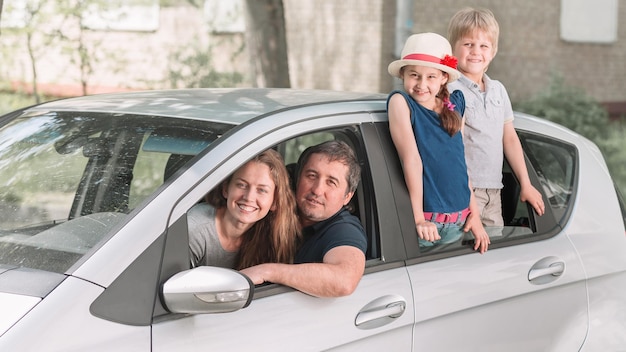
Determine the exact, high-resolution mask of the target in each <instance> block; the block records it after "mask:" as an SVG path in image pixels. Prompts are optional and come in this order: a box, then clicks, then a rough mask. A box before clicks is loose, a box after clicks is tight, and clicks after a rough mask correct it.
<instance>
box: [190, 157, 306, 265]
mask: <svg viewBox="0 0 626 352" xmlns="http://www.w3.org/2000/svg"><path fill="white" fill-rule="evenodd" d="M295 204H296V202H295V199H294V196H293V193H292V191H291V188H290V186H289V176H288V174H287V169H286V168H285V165H284V163H283V159H282V157H281V155H280V154H279V153H278V152H276V151H274V150H272V149H268V150H266V151H264V152H262V153H261V154H259V155H257V156H256V157H254V158H253V159H252V160H250V161H248V162H247V163H246V164H244V165H243V166H242V167H240V168H239V169H237V170H236V171H235V172H234V173H233V174H232V175H231V176H230V177H228V178H227V179H226V180H224V182H223V183H222V184H221V185H220V186H219V187H216V188H215V189H213V190H212V191H211V192H209V194H208V195H207V202H206V203H201V204H198V205H196V206H194V207H193V208H191V209H190V210H189V213H188V216H187V219H188V224H189V225H188V227H189V251H190V259H191V266H192V267H195V266H199V265H211V266H220V267H227V268H233V269H243V268H247V267H249V266H253V265H256V264H261V263H268V262H273V263H292V262H293V257H294V254H295V250H296V241H297V239H298V238H299V236H300V226H299V224H298V219H297V217H296V208H295V207H296V205H295Z"/></svg>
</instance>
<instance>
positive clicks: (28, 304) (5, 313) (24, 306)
mask: <svg viewBox="0 0 626 352" xmlns="http://www.w3.org/2000/svg"><path fill="white" fill-rule="evenodd" d="M39 301H41V298H39V297H32V296H25V295H17V294H14V293H5V292H0V312H2V314H1V315H0V336H2V335H3V334H4V333H5V332H6V331H7V330H9V328H10V327H11V326H13V324H15V323H16V322H17V321H18V320H20V318H22V317H23V316H24V315H25V314H26V313H28V311H30V310H31V309H32V308H33V307H34V306H35V305H37V303H39Z"/></svg>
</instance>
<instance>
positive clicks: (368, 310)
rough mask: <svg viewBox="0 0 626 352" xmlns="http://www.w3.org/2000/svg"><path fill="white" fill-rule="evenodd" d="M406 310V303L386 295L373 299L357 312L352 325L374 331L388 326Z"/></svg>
mask: <svg viewBox="0 0 626 352" xmlns="http://www.w3.org/2000/svg"><path fill="white" fill-rule="evenodd" d="M405 310H406V301H405V300H404V298H402V297H400V296H397V295H388V296H384V297H380V298H377V299H375V300H374V301H372V302H370V303H368V304H367V305H366V306H365V307H363V308H362V309H361V311H359V314H357V316H356V319H355V320H354V325H356V327H357V328H359V329H364V330H367V329H374V328H377V327H380V326H383V325H385V324H389V323H390V322H392V321H394V320H395V319H397V318H399V317H400V316H401V315H402V314H404V311H405Z"/></svg>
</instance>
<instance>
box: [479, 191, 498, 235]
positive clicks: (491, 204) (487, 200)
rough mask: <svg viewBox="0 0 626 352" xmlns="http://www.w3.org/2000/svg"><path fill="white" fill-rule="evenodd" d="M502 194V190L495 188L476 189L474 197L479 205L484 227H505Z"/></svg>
mask: <svg viewBox="0 0 626 352" xmlns="http://www.w3.org/2000/svg"><path fill="white" fill-rule="evenodd" d="M500 193H501V190H500V189H495V188H474V197H475V198H476V203H478V210H479V211H480V220H481V221H482V223H483V226H499V227H502V226H504V220H503V219H502V198H500Z"/></svg>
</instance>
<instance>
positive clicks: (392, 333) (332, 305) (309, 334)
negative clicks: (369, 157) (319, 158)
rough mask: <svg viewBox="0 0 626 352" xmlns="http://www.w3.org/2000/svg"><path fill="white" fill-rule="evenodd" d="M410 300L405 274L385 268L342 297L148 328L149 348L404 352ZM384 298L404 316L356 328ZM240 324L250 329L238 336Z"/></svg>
mask: <svg viewBox="0 0 626 352" xmlns="http://www.w3.org/2000/svg"><path fill="white" fill-rule="evenodd" d="M411 295H412V293H411V287H410V286H409V285H408V280H407V273H406V269H405V268H397V269H391V270H387V271H385V272H377V273H373V274H369V275H366V276H365V277H363V279H362V280H361V282H360V284H359V286H358V288H357V290H356V291H355V292H354V293H353V294H352V295H350V296H348V297H339V298H327V299H320V298H316V297H312V296H308V295H305V294H302V293H300V292H296V291H292V292H288V293H283V294H280V295H275V296H270V297H264V298H260V299H256V300H255V301H254V302H253V303H252V304H253V305H254V309H242V310H240V311H237V312H234V313H231V314H218V315H195V316H189V317H184V318H180V319H176V320H171V321H165V322H160V323H157V324H154V327H153V349H154V351H196V350H197V349H198V347H199V346H202V348H206V349H209V350H215V351H221V350H233V351H247V350H254V349H261V350H263V349H271V350H272V351H294V350H297V351H322V350H332V348H334V347H337V346H344V348H347V349H349V350H352V348H351V345H350V344H351V343H352V342H359V341H363V342H362V343H366V344H367V346H371V347H373V346H387V348H390V347H394V349H395V348H397V349H396V350H405V351H408V350H410V346H411V332H412V325H413V319H414V317H413V313H412V312H413V306H412V303H411ZM385 296H392V298H393V300H392V302H404V303H406V308H405V310H404V312H403V313H402V314H401V315H400V316H399V317H397V318H395V319H391V320H390V321H389V322H388V323H387V324H385V325H383V326H380V327H378V328H374V329H359V328H357V327H356V326H355V320H356V319H357V315H358V314H359V312H360V311H361V310H362V309H363V308H364V307H365V306H366V305H367V304H368V303H370V302H372V301H375V300H376V299H378V298H380V297H385ZM379 308H382V307H379ZM370 309H373V308H370ZM244 321H245V322H246V325H247V326H249V327H250V328H251V329H250V330H248V331H247V332H246V334H245V336H242V330H241V328H242V322H244ZM252 327H253V328H252ZM198 331H207V332H208V331H210V332H211V333H205V334H201V333H198ZM329 332H333V333H332V334H330V333H329ZM215 336H219V337H220V338H219V339H216V338H215ZM390 341H393V342H390ZM369 348H370V347H368V349H369Z"/></svg>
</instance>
